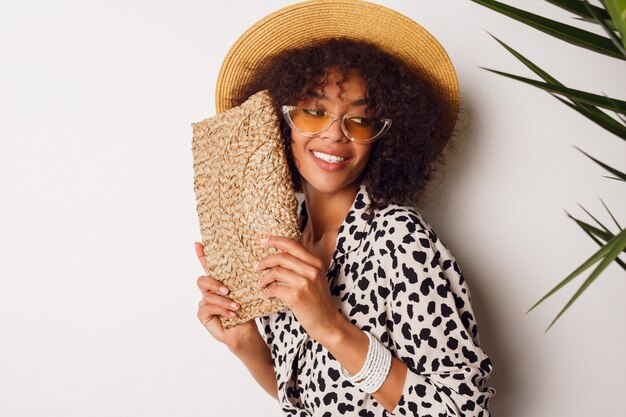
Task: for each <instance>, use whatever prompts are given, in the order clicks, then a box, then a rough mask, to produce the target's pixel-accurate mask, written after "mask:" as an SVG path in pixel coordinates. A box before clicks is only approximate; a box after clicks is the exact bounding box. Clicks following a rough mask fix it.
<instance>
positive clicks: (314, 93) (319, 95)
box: [309, 91, 367, 106]
mask: <svg viewBox="0 0 626 417" xmlns="http://www.w3.org/2000/svg"><path fill="white" fill-rule="evenodd" d="M309 95H310V96H311V97H315V98H319V99H323V100H328V97H327V96H326V94H323V93H318V92H317V91H311V92H309ZM350 104H352V105H354V106H362V105H364V104H367V98H365V97H363V98H359V99H357V100H354V101H352V102H350Z"/></svg>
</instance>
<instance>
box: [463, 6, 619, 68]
mask: <svg viewBox="0 0 626 417" xmlns="http://www.w3.org/2000/svg"><path fill="white" fill-rule="evenodd" d="M472 1H473V2H474V3H478V4H480V5H482V6H485V7H488V8H490V9H492V10H495V11H497V12H498V13H501V14H503V15H506V16H509V17H511V18H513V19H515V20H518V21H520V22H522V23H524V24H526V25H528V26H531V27H534V28H535V29H538V30H540V31H542V32H545V33H547V34H549V35H552V36H554V37H556V38H559V39H561V40H564V41H565V42H568V43H571V44H573V45H576V46H580V47H582V48H586V49H589V50H591V51H594V52H598V53H601V54H604V55H608V56H611V57H613V58H619V59H626V57H625V56H624V55H623V54H622V53H621V52H620V51H619V49H617V48H616V47H615V45H614V44H613V42H612V41H611V39H609V38H607V37H604V36H600V35H597V34H595V33H593V32H589V31H586V30H583V29H579V28H577V27H575V26H570V25H566V24H564V23H561V22H557V21H555V20H551V19H547V18H545V17H543V16H539V15H536V14H534V13H530V12H527V11H525V10H521V9H517V8H515V7H511V6H509V5H507V4H504V3H500V2H498V1H495V0H472Z"/></svg>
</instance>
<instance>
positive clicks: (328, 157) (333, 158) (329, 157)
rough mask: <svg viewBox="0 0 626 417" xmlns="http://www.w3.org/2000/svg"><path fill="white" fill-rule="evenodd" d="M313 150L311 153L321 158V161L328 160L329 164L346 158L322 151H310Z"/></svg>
mask: <svg viewBox="0 0 626 417" xmlns="http://www.w3.org/2000/svg"><path fill="white" fill-rule="evenodd" d="M311 152H313V155H315V156H316V157H317V158H319V159H321V160H322V161H326V162H329V163H331V164H337V163H339V162H343V161H345V160H346V159H348V158H344V157H341V156H335V155H328V154H325V153H323V152H318V151H311Z"/></svg>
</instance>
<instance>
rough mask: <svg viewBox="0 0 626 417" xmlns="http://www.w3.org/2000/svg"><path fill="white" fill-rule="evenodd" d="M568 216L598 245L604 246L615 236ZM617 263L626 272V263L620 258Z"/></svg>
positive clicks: (616, 259)
mask: <svg viewBox="0 0 626 417" xmlns="http://www.w3.org/2000/svg"><path fill="white" fill-rule="evenodd" d="M567 215H568V216H569V218H570V219H572V220H574V221H575V222H576V224H577V225H578V226H580V228H581V229H583V231H584V232H585V233H586V234H587V235H588V236H589V237H590V238H591V239H592V240H593V241H594V242H596V243H597V244H598V245H600V246H603V245H604V244H605V243H606V242H608V241H609V240H610V239H611V238H612V237H613V236H615V235H614V234H613V233H610V232H609V233H606V232H603V231H602V230H600V229H598V228H597V227H594V226H592V225H590V224H589V223H585V222H583V221H582V220H579V219H577V218H575V217H574V216H572V215H571V214H569V213H567ZM598 237H600V239H602V240H603V241H604V242H601V241H600V239H598ZM615 262H617V264H618V265H619V266H621V267H622V269H624V270H625V271H626V263H624V261H622V260H621V259H620V258H619V257H617V258H615Z"/></svg>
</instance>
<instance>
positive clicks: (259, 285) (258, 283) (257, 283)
mask: <svg viewBox="0 0 626 417" xmlns="http://www.w3.org/2000/svg"><path fill="white" fill-rule="evenodd" d="M256 286H257V287H258V288H261V280H258V281H257V282H256Z"/></svg>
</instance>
